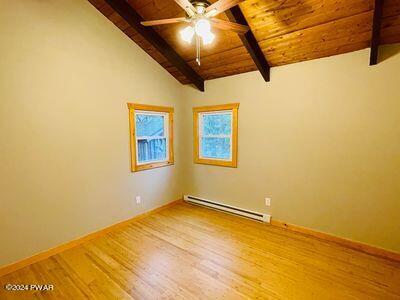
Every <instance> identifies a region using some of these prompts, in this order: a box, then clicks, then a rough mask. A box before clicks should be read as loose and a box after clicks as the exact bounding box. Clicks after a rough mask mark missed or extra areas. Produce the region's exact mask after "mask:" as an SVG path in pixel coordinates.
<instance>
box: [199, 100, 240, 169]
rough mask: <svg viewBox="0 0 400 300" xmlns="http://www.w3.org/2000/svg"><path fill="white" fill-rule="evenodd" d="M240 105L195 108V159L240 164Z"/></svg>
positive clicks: (200, 162)
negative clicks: (238, 160) (238, 148)
mask: <svg viewBox="0 0 400 300" xmlns="http://www.w3.org/2000/svg"><path fill="white" fill-rule="evenodd" d="M238 108H239V104H237V103H235V104H226V105H216V106H204V107H195V108H193V122H194V124H193V128H194V162H195V163H199V164H207V165H216V166H224V167H234V168H236V167H237V145H238V142H237V140H238V138H237V136H238V133H237V131H238V130H237V127H238Z"/></svg>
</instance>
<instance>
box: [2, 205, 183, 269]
mask: <svg viewBox="0 0 400 300" xmlns="http://www.w3.org/2000/svg"><path fill="white" fill-rule="evenodd" d="M181 202H183V200H182V199H179V200H175V201H172V202H170V203H167V204H165V205H163V206H160V207H157V208H155V209H152V210H150V211H147V212H145V213H143V214H140V215H137V216H135V217H133V218H130V219H128V220H125V221H122V222H119V223H116V224H113V225H111V226H108V227H105V228H103V229H100V230H98V231H95V232H92V233H89V234H87V235H85V236H83V237H80V238H77V239H75V240H72V241H69V242H67V243H65V244H62V245H59V246H56V247H54V248H51V249H48V250H45V251H43V252H40V253H38V254H35V255H33V256H31V257H28V258H24V259H22V260H20V261H17V262H14V263H11V264H9V265H5V266H2V267H0V277H1V276H4V275H7V274H10V273H12V272H15V271H17V270H19V269H22V268H24V267H27V266H29V265H31V264H34V263H36V262H39V261H41V260H44V259H46V258H49V257H50V256H53V255H56V254H58V253H61V252H63V251H66V250H68V249H71V248H73V247H76V246H78V245H81V244H83V243H85V242H87V241H90V240H92V239H94V238H97V237H99V236H102V235H105V234H107V233H109V232H111V231H114V230H116V229H119V228H121V227H124V226H126V225H129V224H130V223H132V222H133V221H137V220H140V219H143V218H145V217H147V216H149V215H152V214H154V213H156V212H159V211H161V210H164V209H167V208H169V207H171V206H174V205H177V204H179V203H181Z"/></svg>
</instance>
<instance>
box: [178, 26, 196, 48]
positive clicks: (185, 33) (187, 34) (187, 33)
mask: <svg viewBox="0 0 400 300" xmlns="http://www.w3.org/2000/svg"><path fill="white" fill-rule="evenodd" d="M180 34H181V38H182V40H184V41H185V42H187V43H189V44H190V43H191V42H192V39H193V36H194V29H193V27H192V26H187V27H185V28H184V29H182V30H181V32H180Z"/></svg>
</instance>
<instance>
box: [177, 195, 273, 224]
mask: <svg viewBox="0 0 400 300" xmlns="http://www.w3.org/2000/svg"><path fill="white" fill-rule="evenodd" d="M183 199H184V200H185V201H186V202H189V203H193V204H196V205H201V206H205V207H208V208H212V209H216V210H220V211H224V212H227V213H231V214H235V215H238V216H242V217H245V218H249V219H253V220H257V221H261V222H266V223H270V222H271V216H270V215H267V214H263V213H260V212H254V211H251V210H247V209H244V208H240V207H235V206H231V205H227V204H223V203H220V202H216V201H211V200H207V199H203V198H198V197H194V196H190V195H185V196H184V198H183Z"/></svg>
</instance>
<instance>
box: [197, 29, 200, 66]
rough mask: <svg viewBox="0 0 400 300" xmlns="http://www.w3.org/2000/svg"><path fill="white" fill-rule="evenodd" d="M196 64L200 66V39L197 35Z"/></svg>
mask: <svg viewBox="0 0 400 300" xmlns="http://www.w3.org/2000/svg"><path fill="white" fill-rule="evenodd" d="M196 62H197V64H198V65H199V66H200V37H199V36H198V35H197V34H196Z"/></svg>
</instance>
